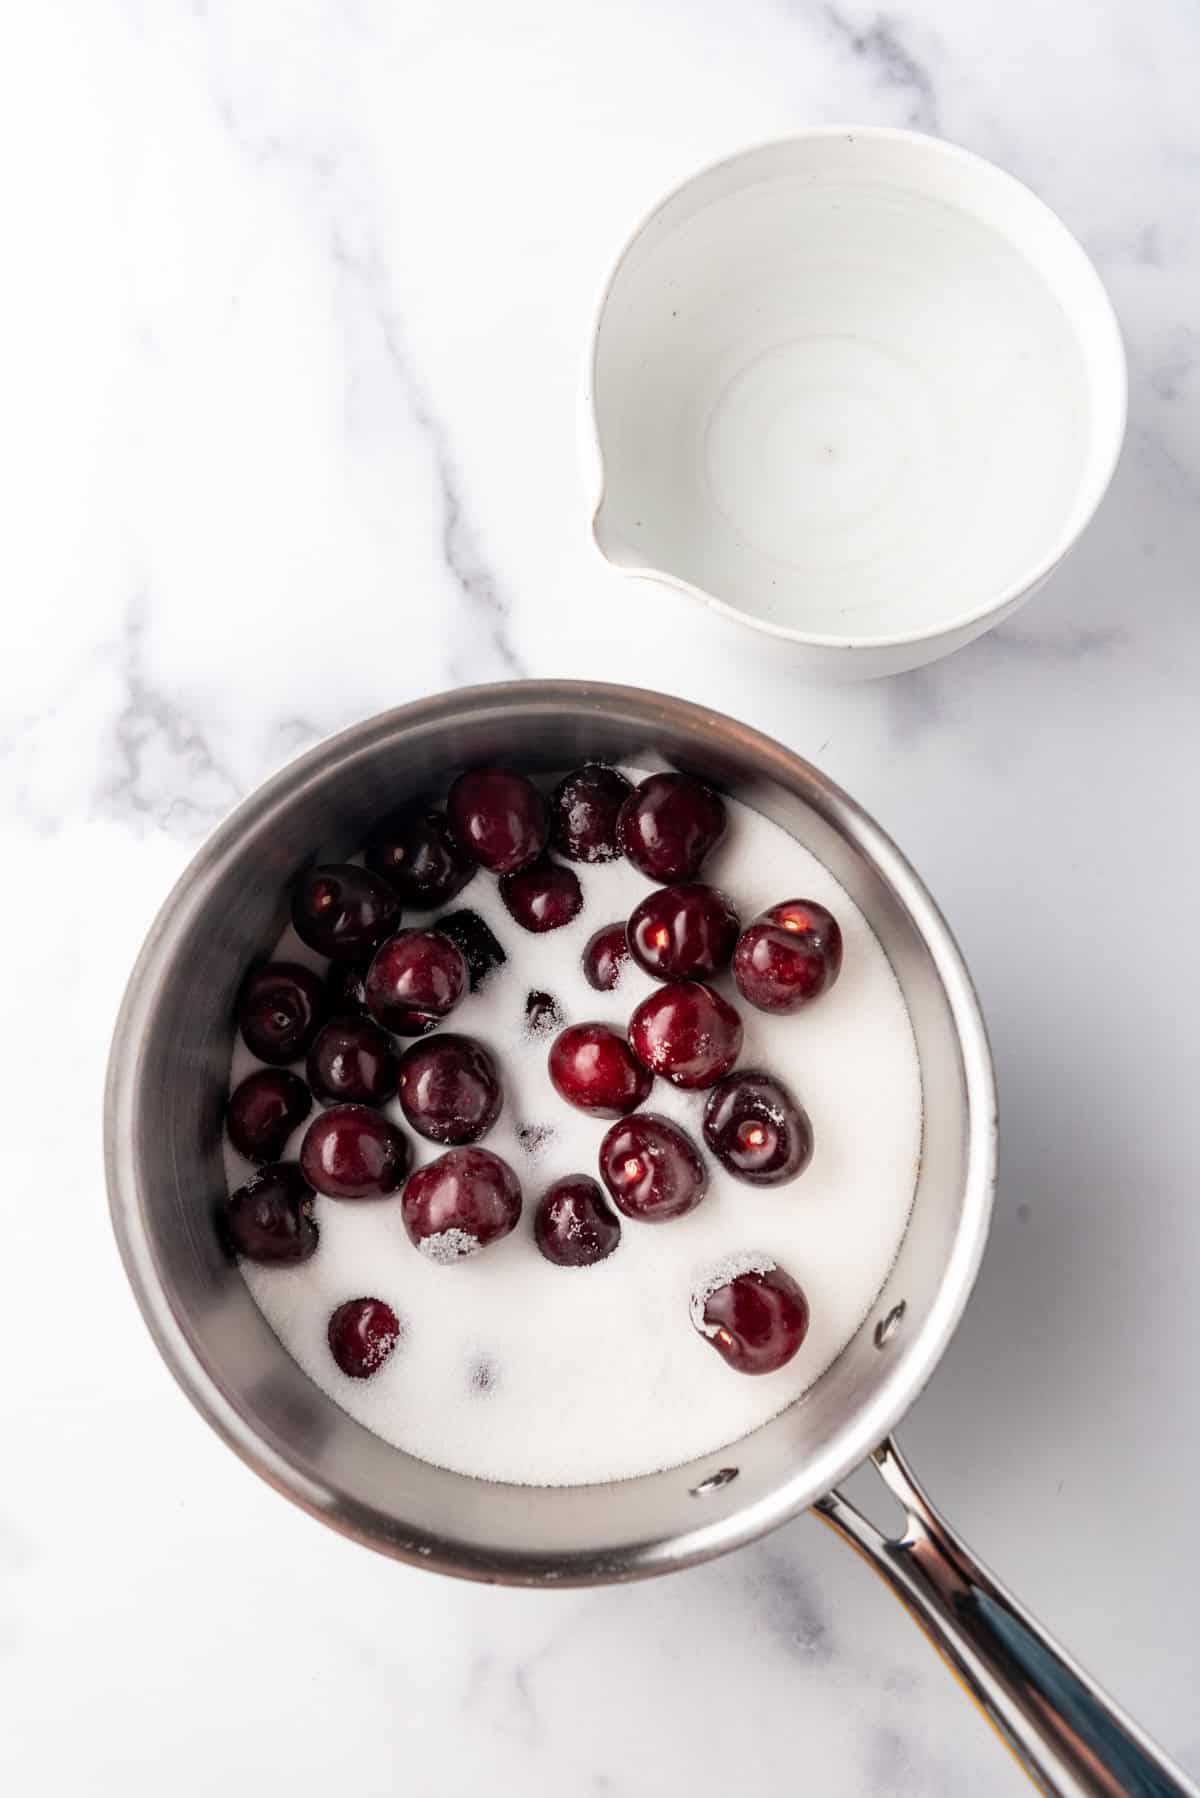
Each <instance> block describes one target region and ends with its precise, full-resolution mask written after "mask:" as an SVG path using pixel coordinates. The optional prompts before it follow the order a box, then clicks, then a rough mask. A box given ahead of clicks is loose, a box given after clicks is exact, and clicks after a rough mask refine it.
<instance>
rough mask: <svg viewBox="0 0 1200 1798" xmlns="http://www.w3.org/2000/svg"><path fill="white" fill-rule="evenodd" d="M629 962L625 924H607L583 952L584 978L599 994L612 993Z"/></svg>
mask: <svg viewBox="0 0 1200 1798" xmlns="http://www.w3.org/2000/svg"><path fill="white" fill-rule="evenodd" d="M628 960H629V944H628V943H627V942H626V940H625V926H624V924H606V925H605V926H604V928H603V930H598V931H597V932H596V934H595V936H592V937H589V938H588V943H587V947H586V949H585V950H584V952H583V972H584V978H585V979H586V980H587V983H588V985H589V986H594V987H595V989H596V991H597V992H598V993H611V992H612V990H613V987H614V986H616V984H617V982H618V980H620V978H621V971H622V969H623V968H624V966H625V963H626V962H627V961H628Z"/></svg>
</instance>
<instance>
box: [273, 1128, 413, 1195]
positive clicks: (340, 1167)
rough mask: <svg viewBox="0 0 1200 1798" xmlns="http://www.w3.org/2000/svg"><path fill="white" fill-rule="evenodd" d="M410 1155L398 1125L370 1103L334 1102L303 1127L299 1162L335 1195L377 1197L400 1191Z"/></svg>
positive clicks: (322, 1189)
mask: <svg viewBox="0 0 1200 1798" xmlns="http://www.w3.org/2000/svg"><path fill="white" fill-rule="evenodd" d="M411 1154H412V1151H411V1150H410V1148H409V1146H408V1142H407V1140H406V1139H405V1137H403V1136H402V1135H401V1134H400V1132H399V1130H397V1128H396V1126H395V1125H394V1124H389V1123H388V1121H387V1119H386V1118H384V1117H380V1115H379V1113H378V1112H377V1111H372V1110H371V1108H370V1106H369V1105H335V1106H333V1107H332V1109H331V1110H329V1111H323V1112H322V1113H321V1114H320V1116H319V1117H316V1118H314V1119H313V1121H312V1123H311V1124H310V1125H309V1126H308V1129H307V1130H306V1131H305V1132H304V1141H303V1142H302V1143H301V1145H300V1167H301V1171H302V1172H303V1174H304V1178H305V1179H306V1180H307V1181H308V1183H309V1185H310V1186H312V1187H315V1188H316V1190H317V1191H318V1192H322V1193H325V1194H326V1196H327V1197H329V1198H331V1199H375V1198H379V1197H381V1196H382V1195H383V1194H384V1193H389V1192H395V1190H396V1188H397V1187H398V1186H399V1185H400V1184H401V1182H402V1181H403V1179H404V1176H405V1174H406V1173H407V1172H408V1164H409V1160H410V1159H411Z"/></svg>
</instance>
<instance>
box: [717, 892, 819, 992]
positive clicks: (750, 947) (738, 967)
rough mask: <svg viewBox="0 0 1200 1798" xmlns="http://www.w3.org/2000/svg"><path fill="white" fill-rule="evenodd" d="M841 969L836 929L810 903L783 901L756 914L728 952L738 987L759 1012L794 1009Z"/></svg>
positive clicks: (810, 900)
mask: <svg viewBox="0 0 1200 1798" xmlns="http://www.w3.org/2000/svg"><path fill="white" fill-rule="evenodd" d="M841 970H842V932H841V927H840V925H839V924H838V921H837V919H836V918H835V917H834V915H833V913H832V912H831V911H827V910H826V908H825V907H824V906H823V905H818V904H817V902H816V900H814V899H785V900H784V902H783V904H782V905H772V906H771V907H770V909H769V910H767V911H764V912H760V913H759V915H758V917H757V918H755V920H754V922H753V923H752V924H749V925H747V927H746V929H745V930H743V932H742V934H741V936H740V937H739V938H738V944H737V948H736V949H735V950H734V952H733V978H734V981H735V982H736V985H737V989H738V991H739V993H741V995H742V997H743V999H746V1000H748V1001H749V1003H750V1004H751V1005H753V1006H756V1007H757V1008H758V1010H759V1011H768V1012H775V1013H786V1012H792V1011H799V1010H800V1008H801V1007H802V1006H804V1005H808V1004H811V1002H812V1001H813V1000H814V999H818V998H820V996H821V994H822V993H824V992H827V991H828V990H829V988H830V987H831V986H832V985H833V983H834V981H835V980H836V979H837V977H838V975H839V974H840V973H841Z"/></svg>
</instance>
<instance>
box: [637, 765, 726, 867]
mask: <svg viewBox="0 0 1200 1798" xmlns="http://www.w3.org/2000/svg"><path fill="white" fill-rule="evenodd" d="M725 824H726V818H725V806H724V804H723V802H722V801H721V800H720V799H719V798H718V797H717V795H716V794H715V793H714V792H713V790H712V788H711V787H706V786H705V784H704V782H703V781H702V780H696V779H694V778H693V776H692V775H690V774H651V775H649V776H648V777H647V778H646V779H645V780H644V781H642V783H641V785H640V786H637V787H635V788H634V790H633V792H632V793H631V794H630V795H629V797H628V799H627V800H626V801H625V803H624V805H623V806H622V807H621V817H620V824H619V835H620V842H621V848H622V850H623V851H624V853H625V854H626V855H627V856H628V858H629V860H630V861H631V862H632V863H633V865H634V867H635V868H640V870H641V872H642V873H643V874H646V875H648V876H649V878H650V879H651V880H661V881H664V882H666V881H675V880H694V879H695V877H696V875H697V874H698V873H699V872H700V867H701V864H702V863H703V861H704V858H705V856H706V855H707V854H708V853H709V851H710V850H711V849H715V848H716V846H717V844H718V843H719V842H720V840H721V838H722V837H723V836H724V835H725Z"/></svg>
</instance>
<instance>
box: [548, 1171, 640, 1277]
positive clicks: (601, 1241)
mask: <svg viewBox="0 0 1200 1798" xmlns="http://www.w3.org/2000/svg"><path fill="white" fill-rule="evenodd" d="M533 1234H534V1239H535V1241H536V1242H537V1245H538V1248H539V1249H540V1250H541V1251H542V1254H543V1255H544V1256H545V1257H546V1259H547V1261H553V1262H554V1264H555V1265H556V1266H557V1267H591V1266H592V1265H593V1263H594V1262H597V1261H604V1260H605V1259H606V1258H607V1257H608V1256H609V1255H611V1254H612V1252H613V1250H614V1249H615V1248H616V1246H617V1244H618V1243H619V1242H620V1240H621V1220H620V1218H617V1217H614V1216H613V1214H612V1212H611V1211H610V1210H609V1208H608V1206H607V1204H606V1203H605V1199H604V1194H603V1193H602V1192H601V1190H600V1188H599V1187H598V1186H597V1184H596V1182H595V1181H594V1180H589V1179H588V1177H587V1175H586V1174H571V1175H569V1176H568V1177H567V1178H566V1179H565V1180H556V1181H555V1182H554V1185H553V1186H551V1187H550V1188H549V1189H548V1190H547V1191H546V1192H544V1193H543V1194H542V1196H541V1198H540V1199H539V1200H538V1208H537V1210H536V1212H535V1213H534V1218H533Z"/></svg>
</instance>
